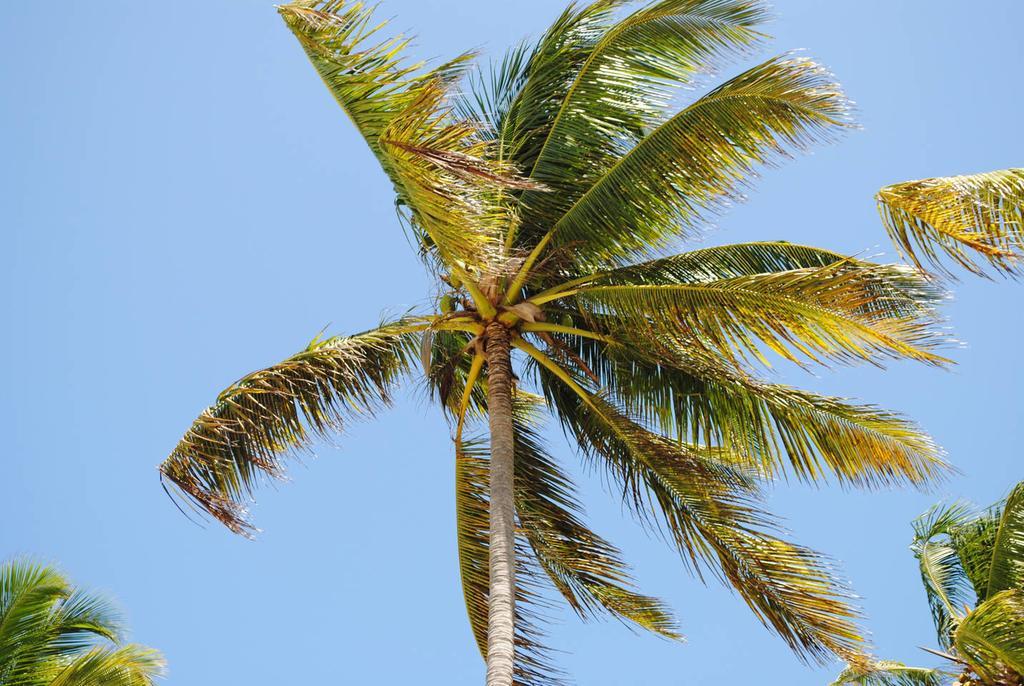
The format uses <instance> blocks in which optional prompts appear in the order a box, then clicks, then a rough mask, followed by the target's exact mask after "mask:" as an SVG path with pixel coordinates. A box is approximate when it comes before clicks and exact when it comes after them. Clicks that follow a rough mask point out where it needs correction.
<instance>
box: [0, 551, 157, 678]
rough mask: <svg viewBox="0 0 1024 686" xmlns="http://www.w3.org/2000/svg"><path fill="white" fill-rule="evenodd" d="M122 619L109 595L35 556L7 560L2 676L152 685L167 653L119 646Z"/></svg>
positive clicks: (2, 582)
mask: <svg viewBox="0 0 1024 686" xmlns="http://www.w3.org/2000/svg"><path fill="white" fill-rule="evenodd" d="M120 639H121V623H120V618H119V617H118V616H117V613H116V612H115V611H114V610H113V608H112V606H111V604H110V603H109V602H108V601H107V600H106V599H104V598H102V597H100V596H97V595H95V594H92V593H88V592H86V591H83V590H81V589H78V588H75V587H73V586H72V585H71V583H70V582H69V581H68V580H67V578H66V577H65V576H64V575H63V574H61V573H60V572H59V571H57V570H56V569H54V568H52V567H48V566H45V565H40V564H34V563H31V562H29V561H22V560H13V561H9V562H5V563H3V564H2V565H0V683H2V684H4V686H150V685H151V684H152V683H153V679H154V678H155V677H156V676H159V675H160V674H161V673H162V668H163V659H162V658H161V656H160V654H159V653H157V652H156V651H154V650H151V649H148V648H142V647H140V646H135V645H126V646H117V645H116V644H117V643H118V642H119V641H120Z"/></svg>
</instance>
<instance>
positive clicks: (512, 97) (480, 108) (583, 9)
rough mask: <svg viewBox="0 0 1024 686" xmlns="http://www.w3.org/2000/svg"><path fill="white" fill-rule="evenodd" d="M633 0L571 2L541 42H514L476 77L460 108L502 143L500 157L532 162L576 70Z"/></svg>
mask: <svg viewBox="0 0 1024 686" xmlns="http://www.w3.org/2000/svg"><path fill="white" fill-rule="evenodd" d="M631 1H632V0H597V1H596V2H590V3H587V4H584V5H582V6H580V5H570V6H569V7H568V8H566V9H565V10H564V11H563V12H562V14H561V15H560V16H559V17H558V18H557V19H556V20H555V21H554V22H553V23H552V25H551V27H550V28H549V29H548V30H547V31H546V32H545V33H544V35H543V36H542V37H541V38H540V40H539V41H537V43H536V45H533V46H528V45H526V44H522V45H520V46H517V47H515V48H513V49H512V50H510V51H509V52H508V53H506V55H505V56H504V57H503V58H502V60H501V62H500V63H499V64H496V65H492V66H491V69H490V75H489V78H487V79H484V78H483V77H481V76H477V77H476V78H474V79H473V81H472V82H471V85H472V86H473V87H472V89H471V92H470V93H469V94H466V95H464V96H463V97H462V98H460V99H459V100H458V105H459V111H460V113H461V114H462V116H463V117H464V118H465V119H468V120H472V121H476V122H478V123H479V124H480V125H481V133H482V135H483V136H484V137H485V138H487V139H489V140H492V141H495V142H496V143H497V149H498V150H499V151H500V154H501V159H503V160H509V161H512V162H513V163H515V164H517V165H518V166H519V167H520V168H521V169H524V170H526V169H532V168H533V166H534V164H535V162H536V159H537V155H538V154H539V152H540V149H541V147H542V146H543V144H544V141H545V140H546V138H547V136H548V133H549V132H550V130H551V125H552V122H553V121H554V119H555V117H556V114H557V112H558V109H559V108H560V107H561V105H562V103H563V102H564V100H565V97H566V95H567V93H568V92H569V90H570V89H571V88H572V84H573V82H574V81H575V79H576V75H577V74H578V73H579V71H580V69H581V68H582V66H583V64H584V63H585V62H586V61H587V58H588V57H589V56H590V54H591V53H592V51H593V49H594V46H595V45H596V44H597V42H598V41H599V40H600V38H601V36H602V35H604V33H605V31H607V29H608V27H609V26H610V25H611V24H612V23H613V21H614V14H615V11H616V10H617V9H618V8H619V7H621V6H624V5H627V4H629V3H630V2H631Z"/></svg>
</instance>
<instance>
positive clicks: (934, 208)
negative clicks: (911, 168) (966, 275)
mask: <svg viewBox="0 0 1024 686" xmlns="http://www.w3.org/2000/svg"><path fill="white" fill-rule="evenodd" d="M876 199H877V201H878V207H879V211H880V212H881V215H882V222H883V223H884V224H885V228H886V230H887V231H888V232H889V236H890V237H891V238H892V240H893V242H894V243H895V244H896V246H897V247H898V248H899V249H900V251H901V252H902V253H903V254H904V255H905V256H906V257H908V258H909V259H910V260H912V261H913V263H914V264H915V265H917V266H918V267H919V268H922V269H923V268H924V266H925V264H928V265H930V266H932V267H934V268H936V269H938V270H940V271H943V272H945V273H947V274H949V271H948V269H946V268H945V267H943V262H942V258H943V257H945V258H948V259H950V260H952V261H953V262H955V263H956V264H958V265H959V266H961V267H963V268H964V269H967V270H968V271H970V272H972V273H974V274H979V275H981V274H984V273H985V269H986V266H987V267H990V268H992V269H994V270H995V271H996V272H1002V273H1004V274H1011V275H1012V274H1019V273H1021V269H1022V268H1024V260H1022V257H1024V169H1005V170H1002V171H994V172H986V173H982V174H973V175H970V176H950V177H945V178H933V179H922V180H921V181H909V182H906V183H898V184H895V185H892V186H886V187H885V188H883V189H882V190H881V191H879V192H878V195H877V196H876Z"/></svg>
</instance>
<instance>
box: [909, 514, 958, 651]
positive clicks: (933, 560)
mask: <svg viewBox="0 0 1024 686" xmlns="http://www.w3.org/2000/svg"><path fill="white" fill-rule="evenodd" d="M973 516H974V515H973V513H972V512H971V510H970V508H969V507H968V506H966V505H964V504H962V503H955V504H953V505H937V506H935V507H933V508H931V509H930V510H929V511H928V512H926V513H925V514H923V515H921V516H920V517H918V518H917V519H916V520H914V523H913V526H914V541H913V543H912V544H911V546H910V549H911V551H912V552H913V553H914V557H915V558H917V561H918V565H919V566H920V569H921V582H922V583H923V585H924V588H925V593H926V595H927V596H928V606H929V607H930V608H931V612H932V620H933V621H934V623H935V631H936V634H937V636H938V640H939V644H940V645H942V647H943V648H947V649H948V648H949V647H950V646H951V644H952V637H953V632H954V631H955V630H956V627H957V625H958V624H959V622H960V620H961V619H962V618H963V615H964V608H965V607H967V605H968V603H969V602H970V601H971V600H973V597H972V596H973V595H974V591H973V588H972V586H971V580H970V577H969V576H968V574H967V573H966V571H965V569H964V565H963V561H962V558H961V555H960V553H961V551H962V550H963V546H962V545H961V546H957V545H956V544H955V543H954V535H955V532H957V531H959V530H962V529H963V527H964V525H965V524H966V523H968V522H969V521H971V519H972V518H973Z"/></svg>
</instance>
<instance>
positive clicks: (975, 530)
mask: <svg viewBox="0 0 1024 686" xmlns="http://www.w3.org/2000/svg"><path fill="white" fill-rule="evenodd" d="M912 550H913V551H914V555H915V556H916V557H917V559H918V561H919V563H920V565H921V580H922V582H923V583H924V587H925V591H926V592H927V594H928V604H929V606H930V607H931V610H932V618H933V619H934V621H935V628H936V631H937V633H938V639H939V644H940V645H941V646H942V648H943V649H944V650H947V651H949V652H950V656H951V657H952V658H953V659H954V660H955V661H956V662H958V663H960V664H961V665H963V666H964V668H965V669H966V670H967V672H968V675H967V677H965V678H964V679H963V681H964V683H978V684H1012V685H1013V686H1017V685H1018V684H1020V683H1021V679H1022V675H1024V483H1021V484H1018V485H1017V487H1016V488H1014V489H1013V491H1012V492H1011V493H1010V495H1009V496H1008V497H1007V498H1006V500H1004V501H1002V502H1000V503H998V504H996V505H994V506H992V507H991V508H989V509H988V510H986V511H984V512H980V513H978V512H974V511H973V509H972V508H971V507H969V506H967V505H964V504H962V503H958V504H954V505H944V506H938V507H935V508H933V509H932V510H930V511H929V512H928V513H926V514H925V515H923V516H922V517H921V518H920V519H918V520H917V521H916V522H915V523H914V544H913V546H912Z"/></svg>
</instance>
